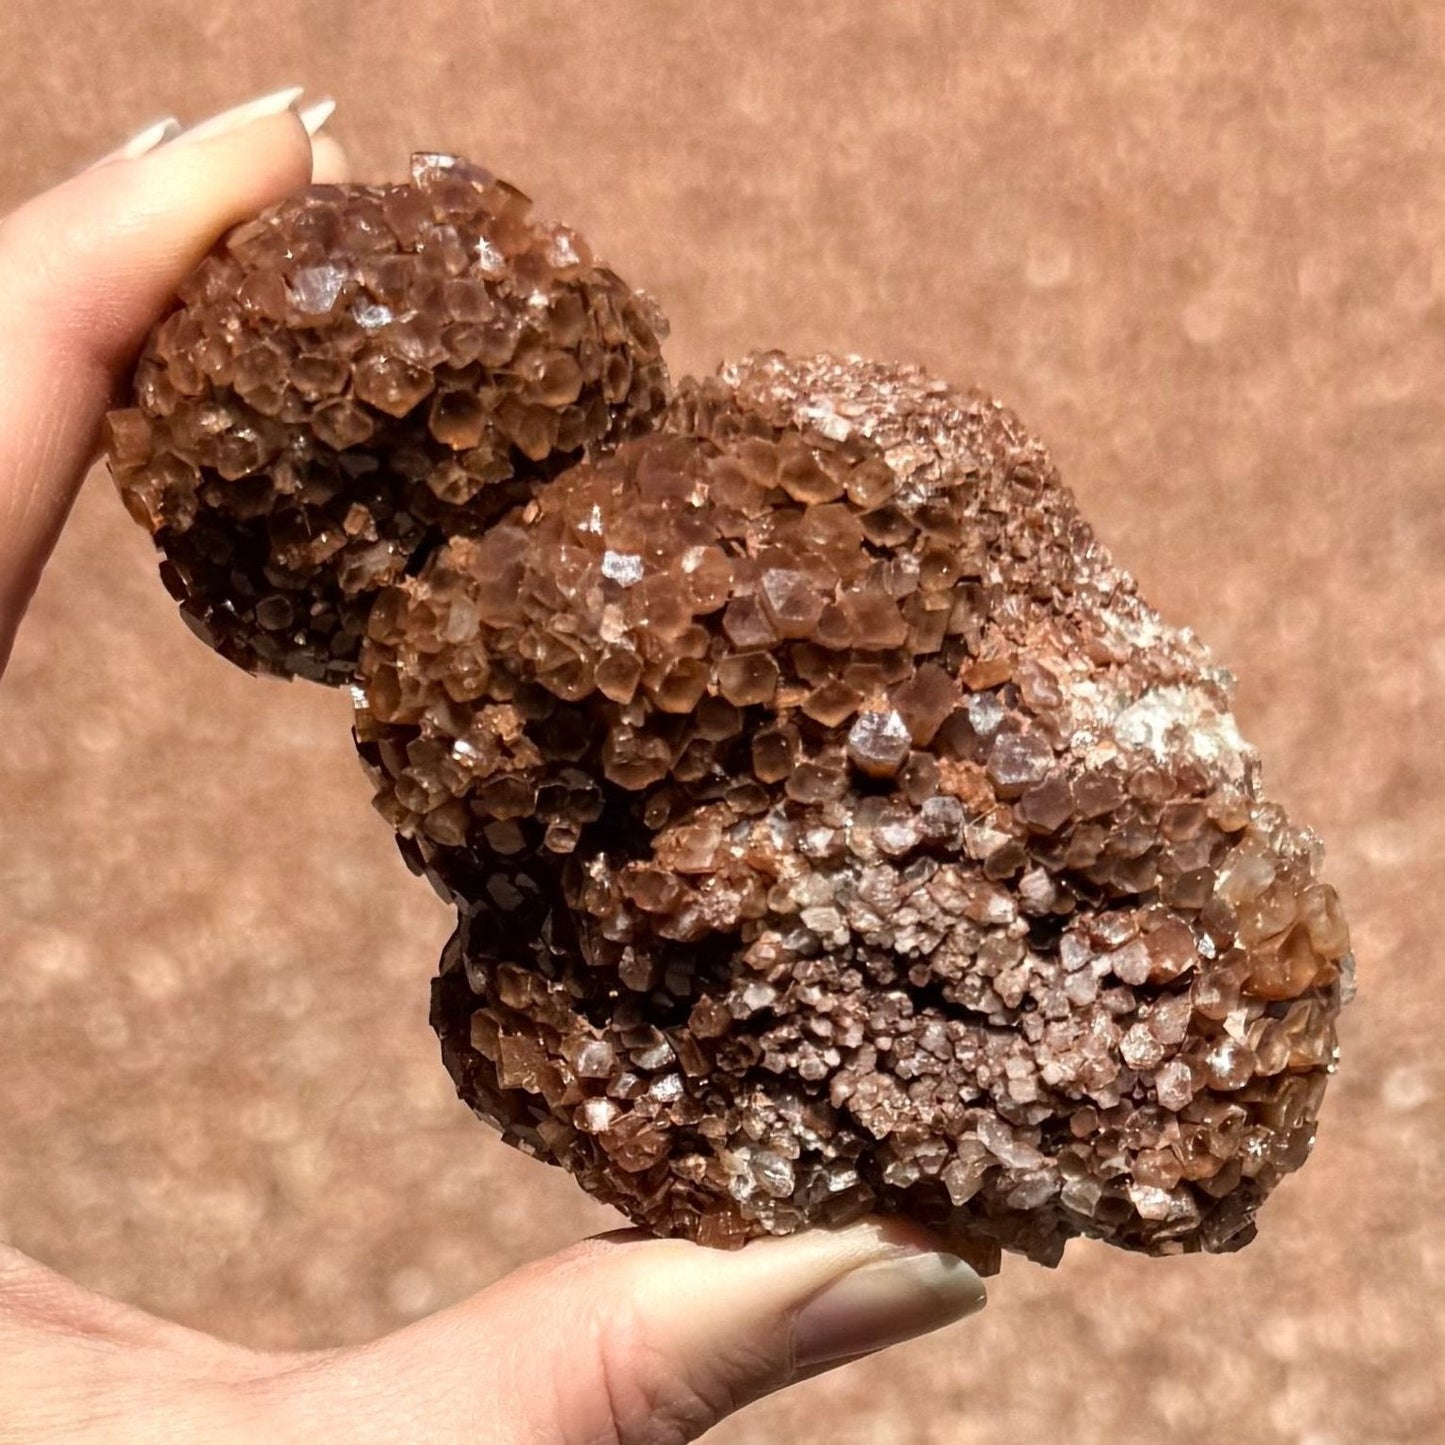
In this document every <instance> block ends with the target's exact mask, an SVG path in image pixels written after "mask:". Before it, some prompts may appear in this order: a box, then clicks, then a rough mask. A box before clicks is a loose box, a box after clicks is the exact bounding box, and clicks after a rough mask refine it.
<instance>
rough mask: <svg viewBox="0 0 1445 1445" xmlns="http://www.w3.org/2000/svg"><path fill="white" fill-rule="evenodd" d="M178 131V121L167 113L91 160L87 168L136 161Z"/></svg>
mask: <svg viewBox="0 0 1445 1445" xmlns="http://www.w3.org/2000/svg"><path fill="white" fill-rule="evenodd" d="M180 133H181V123H180V121H178V120H177V119H176V118H175V116H173V115H168V116H166V118H165V119H164V120H158V121H156V122H155V123H154V124H153V125H148V126H147V127H146V128H145V129H144V130H142V131H137V132H136V133H135V135H133V136H132V137H131V138H130V139H129V140H128V141H126V142H125V144H124V145H118V146H117V147H116V148H115V149H114V150H113V151H108V152H107V153H106V154H105V155H103V156H101V158H100V159H99V160H98V161H92V162H91V164H90V167H89V169H90V170H94V169H95V168H96V166H108V165H110V164H111V163H112V162H114V161H138V160H139V159H140V158H141V157H142V156H145V155H149V154H150V153H151V152H152V151H153V150H156V149H157V148H158V147H160V146H163V145H165V143H166V142H167V141H170V140H174V139H175V138H176V137H177V136H178V135H180Z"/></svg>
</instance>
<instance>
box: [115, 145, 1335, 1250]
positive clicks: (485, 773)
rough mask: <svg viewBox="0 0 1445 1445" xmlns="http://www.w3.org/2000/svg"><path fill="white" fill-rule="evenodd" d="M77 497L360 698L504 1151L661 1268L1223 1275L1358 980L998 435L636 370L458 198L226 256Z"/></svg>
mask: <svg viewBox="0 0 1445 1445" xmlns="http://www.w3.org/2000/svg"><path fill="white" fill-rule="evenodd" d="M182 294H183V299H182V300H181V301H180V302H179V303H178V304H177V306H176V308H175V309H173V311H172V312H171V314H170V316H168V317H167V318H166V319H165V320H164V321H163V322H162V323H161V325H160V326H159V327H158V328H157V330H156V332H155V333H154V335H153V336H152V338H151V339H150V341H149V342H148V344H147V348H146V351H145V353H144V354H143V356H142V358H141V360H140V363H139V365H138V367H137V370H136V375H135V386H134V397H133V399H132V405H130V406H129V407H127V408H126V409H124V410H122V411H119V412H117V413H115V414H114V415H113V416H112V418H111V420H110V424H109V428H108V448H109V451H110V454H111V457H112V464H113V467H114V469H115V472H116V476H117V480H118V481H119V482H120V485H121V489H122V493H123V495H124V498H125V501H126V504H127V507H128V508H129V510H130V511H131V512H132V514H133V515H135V516H136V517H137V518H138V520H140V521H141V522H142V524H143V525H146V526H147V527H148V528H150V529H151V530H152V532H153V533H155V534H156V536H157V540H158V541H159V543H160V545H161V546H162V548H163V550H164V552H165V554H166V561H165V563H164V576H165V579H166V583H167V586H168V587H169V588H170V589H171V591H172V592H173V593H174V594H175V595H176V596H177V598H178V599H179V600H180V602H181V604H182V608H183V610H184V612H185V614H186V615H187V617H188V618H189V619H190V620H191V621H192V623H193V625H194V626H195V627H196V629H197V630H198V631H199V632H200V633H201V634H202V635H203V636H207V635H208V636H210V637H211V638H212V639H213V641H214V645H216V646H217V647H218V648H219V649H220V650H221V651H222V652H223V653H224V654H225V655H226V656H228V657H230V658H232V659H233V660H235V661H238V662H240V663H242V664H243V665H245V666H248V667H251V668H253V669H256V670H263V671H272V672H279V673H282V674H283V675H284V674H299V675H306V676H315V677H319V678H322V679H325V680H331V681H343V682H347V683H351V684H354V685H355V691H356V703H357V711H356V725H355V734H356V739H357V745H358V748H359V749H360V752H361V755H362V759H363V762H364V763H365V765H366V768H367V770H368V773H369V775H370V777H371V779H372V781H373V786H374V788H375V790H376V797H375V802H376V806H377V808H378V810H379V811H380V812H381V813H382V815H383V816H384V817H385V818H386V820H387V821H388V823H390V824H391V825H392V826H393V827H394V828H395V829H396V831H397V833H398V834H399V836H400V841H401V844H402V848H403V851H404V854H405V856H406V858H407V860H408V861H409V862H410V863H411V864H412V865H413V866H414V867H415V868H416V869H417V870H418V871H421V872H424V873H425V874H426V875H427V876H428V877H429V878H430V879H431V880H432V881H433V882H434V883H435V884H436V886H437V887H438V889H439V890H440V891H441V892H442V893H443V894H444V896H446V897H448V898H449V899H450V900H452V901H453V902H454V903H455V904H456V907H457V910H458V926H457V931H456V933H455V935H454V936H453V938H452V940H451V941H450V942H449V943H448V945H447V947H446V950H445V952H444V954H443V959H442V966H441V973H440V976H439V978H438V979H437V980H436V983H435V986H434V991H433V1008H432V1021H433V1024H434V1026H435V1027H436V1030H437V1032H438V1034H439V1035H440V1037H441V1041H442V1052H443V1059H444V1061H445V1063H446V1066H447V1068H448V1069H449V1070H450V1072H451V1074H452V1076H453V1078H454V1079H455V1081H456V1084H457V1087H458V1090H459V1092H460V1093H461V1095H462V1097H463V1098H465V1099H466V1100H467V1101H468V1102H469V1103H470V1104H471V1105H472V1106H473V1108H474V1109H475V1110H476V1112H477V1113H478V1114H479V1115H480V1116H481V1117H482V1118H483V1119H485V1120H487V1121H489V1122H490V1123H492V1124H493V1125H495V1126H498V1127H500V1128H501V1129H502V1130H503V1133H504V1137H506V1138H507V1139H508V1140H509V1141H510V1142H513V1143H515V1144H517V1145H519V1146H520V1147H523V1148H526V1149H527V1150H528V1151H529V1152H532V1153H535V1154H538V1155H540V1157H543V1158H546V1159H550V1160H552V1161H554V1162H556V1163H559V1164H561V1165H563V1166H564V1167H566V1168H567V1169H569V1170H571V1171H572V1172H573V1173H574V1174H576V1175H577V1177H578V1178H579V1179H580V1180H581V1181H582V1183H583V1184H584V1186H585V1187H586V1188H587V1189H588V1190H590V1191H591V1192H592V1193H594V1194H595V1195H597V1196H598V1197H599V1198H600V1199H602V1200H604V1201H605V1202H608V1203H610V1204H614V1205H616V1206H617V1207H618V1208H620V1209H621V1210H622V1211H623V1212H624V1213H626V1214H628V1215H630V1216H631V1217H632V1218H633V1219H634V1220H635V1221H636V1222H638V1223H639V1224H641V1225H644V1226H646V1227H648V1228H651V1229H653V1230H655V1231H657V1232H660V1233H665V1234H680V1235H686V1236H689V1237H691V1238H693V1239H696V1240H700V1241H702V1242H705V1243H709V1244H718V1245H735V1244H739V1243H741V1242H743V1241H744V1240H745V1239H747V1238H749V1237H752V1236H755V1235H759V1234H784V1233H788V1232H791V1231H792V1230H795V1229H798V1228H802V1227H805V1226H807V1225H810V1224H818V1225H824V1226H827V1225H832V1224H837V1223H840V1222H843V1221H845V1220H847V1219H851V1218H856V1217H858V1216H859V1215H860V1214H862V1213H865V1212H867V1211H869V1210H877V1211H881V1212H883V1213H903V1214H907V1215H911V1216H912V1217H913V1218H914V1219H915V1220H916V1221H917V1222H918V1223H920V1224H923V1225H925V1226H926V1227H927V1228H928V1229H930V1230H931V1231H932V1232H933V1233H934V1234H935V1235H936V1237H938V1238H939V1239H940V1240H941V1241H942V1242H943V1243H944V1244H945V1246H946V1247H948V1248H951V1249H954V1250H957V1251H959V1252H960V1253H963V1254H965V1255H967V1256H968V1257H970V1258H971V1259H974V1260H976V1261H977V1262H978V1263H979V1264H980V1265H981V1266H982V1267H983V1268H985V1269H987V1270H993V1269H995V1268H997V1264H998V1257H999V1254H1000V1252H1001V1250H1002V1249H1005V1248H1006V1249H1009V1250H1013V1251H1016V1252H1018V1253H1021V1254H1024V1255H1027V1256H1028V1257H1030V1258H1032V1259H1035V1260H1038V1261H1040V1262H1042V1263H1045V1264H1054V1263H1057V1262H1058V1260H1059V1258H1060V1256H1061V1254H1062V1251H1063V1249H1064V1246H1065V1244H1066V1242H1067V1241H1068V1239H1069V1238H1071V1237H1072V1236H1074V1235H1077V1234H1080V1233H1088V1234H1090V1235H1093V1236H1097V1237H1100V1238H1103V1239H1106V1240H1109V1241H1112V1242H1113V1243H1116V1244H1118V1245H1121V1246H1123V1247H1126V1248H1130V1249H1137V1250H1142V1251H1145V1252H1148V1253H1154V1254H1174V1253H1180V1252H1184V1251H1193V1250H1201V1249H1206V1250H1212V1249H1223V1248H1233V1247H1237V1246H1238V1244H1239V1243H1241V1242H1242V1241H1243V1240H1244V1239H1245V1238H1247V1237H1248V1236H1249V1234H1250V1233H1251V1231H1252V1228H1253V1226H1252V1223H1251V1220H1252V1216H1253V1213H1254V1211H1255V1209H1256V1208H1257V1207H1258V1205H1259V1204H1260V1202H1261V1201H1262V1200H1263V1199H1264V1198H1265V1196H1266V1195H1267V1194H1268V1193H1269V1191H1270V1190H1271V1189H1272V1188H1273V1187H1274V1186H1275V1184H1277V1183H1278V1182H1279V1180H1280V1179H1281V1178H1282V1177H1283V1176H1284V1175H1285V1174H1286V1173H1288V1172H1289V1171H1291V1170H1293V1169H1295V1168H1298V1167H1299V1165H1300V1164H1301V1163H1302V1162H1303V1160H1304V1159H1305V1157H1306V1155H1307V1154H1308V1152H1309V1149H1310V1147H1311V1144H1312V1143H1313V1139H1314V1134H1315V1125H1316V1116H1317V1113H1318V1108H1319V1104H1320V1100H1321V1096H1322V1092H1323V1088H1324V1084H1325V1081H1326V1079H1327V1077H1328V1074H1329V1072H1330V1071H1331V1070H1332V1068H1333V1066H1334V1057H1335V1033H1334V1023H1335V1019H1336V1016H1337V1014H1338V1012H1339V1008H1340V1006H1341V1003H1342V1002H1343V1000H1344V999H1345V997H1346V990H1347V988H1348V987H1349V980H1350V978H1351V975H1352V969H1353V961H1352V959H1351V956H1350V953H1349V937H1348V932H1347V929H1346V927H1345V924H1344V920H1343V917H1342V915H1341V912H1340V909H1339V905H1338V900H1337V899H1336V898H1335V895H1334V893H1333V891H1332V890H1331V889H1330V888H1329V887H1328V885H1326V884H1324V883H1323V882H1322V881H1321V880H1320V877H1319V869H1320V850H1319V847H1318V844H1317V843H1316V841H1315V839H1314V838H1313V835H1311V834H1309V833H1308V832H1307V831H1306V830H1304V829H1301V828H1297V827H1295V826H1293V825H1291V824H1290V823H1289V822H1288V821H1287V820H1286V819H1285V817H1284V815H1283V813H1282V812H1281V811H1280V810H1279V809H1278V808H1276V807H1274V806H1273V805H1271V804H1269V803H1268V802H1267V801H1266V800H1265V799H1264V797H1263V796H1262V793H1261V791H1260V780H1259V767H1258V760H1257V758H1256V757H1255V755H1254V754H1253V752H1252V751H1251V750H1250V749H1249V748H1248V746H1247V745H1246V744H1245V743H1244V741H1243V740H1242V739H1241V738H1240V736H1239V733H1238V730H1237V728H1236V726H1235V723H1234V721H1233V718H1232V715H1231V711H1230V707H1231V691H1230V689H1231V685H1232V684H1231V682H1230V680H1229V678H1228V675H1227V674H1225V673H1224V672H1223V671H1222V670H1221V669H1219V668H1217V667H1216V666H1215V664H1214V663H1213V661H1212V659H1211V658H1210V656H1209V654H1208V653H1207V652H1206V650H1205V649H1204V647H1203V646H1202V644H1200V643H1199V642H1198V641H1197V640H1196V639H1195V638H1194V637H1193V635H1192V634H1190V633H1187V632H1182V631H1176V630H1174V629H1172V628H1170V627H1168V626H1166V625H1165V624H1164V623H1163V622H1162V621H1161V620H1160V619H1159V618H1158V617H1157V616H1156V615H1155V614H1154V613H1153V612H1152V611H1151V610H1150V609H1149V608H1148V607H1147V606H1146V605H1145V604H1144V603H1143V602H1142V601H1141V600H1140V598H1139V596H1138V594H1137V591H1136V590H1135V588H1134V586H1133V583H1132V582H1131V581H1130V579H1129V578H1128V577H1127V576H1126V575H1124V574H1123V573H1122V572H1120V571H1119V570H1118V569H1117V568H1116V567H1115V566H1114V565H1113V563H1112V561H1111V560H1110V558H1109V556H1108V554H1107V552H1106V551H1105V550H1104V549H1103V548H1102V547H1101V546H1099V545H1098V544H1097V543H1096V542H1095V540H1094V538H1093V536H1092V534H1091V532H1090V530H1089V528H1088V527H1087V525H1086V524H1085V523H1084V521H1083V520H1082V518H1081V517H1080V516H1079V513H1078V511H1077V509H1076V507H1075V504H1074V502H1073V499H1072V497H1071V496H1070V494H1069V493H1068V492H1067V490H1066V489H1065V488H1064V487H1063V485H1062V483H1061V482H1060V481H1059V479H1058V477H1057V475H1056V473H1055V472H1054V470H1053V467H1052V465H1051V463H1050V461H1049V458H1048V455H1047V453H1046V452H1045V451H1044V449H1043V448H1042V447H1041V446H1040V445H1039V444H1038V443H1037V442H1035V441H1033V440H1032V439H1031V438H1030V437H1029V436H1028V434H1027V433H1026V432H1025V431H1024V429H1023V427H1022V426H1021V425H1020V423H1019V422H1018V420H1017V419H1016V418H1014V417H1013V416H1012V415H1011V414H1010V413H1009V412H1007V411H1005V410H1004V409H1003V408H1002V407H1001V406H999V405H998V404H997V403H995V402H992V401H989V400H988V399H986V398H984V397H981V396H979V395H976V394H968V393H961V392H958V391H954V390H952V389H950V388H949V387H947V386H945V385H943V384H942V383H939V382H936V381H934V380H933V379H931V378H929V377H928V376H926V375H925V374H924V373H923V372H921V371H919V370H918V369H916V368H912V367H899V366H882V365H876V364H873V363H869V362H866V361H861V360H859V359H857V358H848V359H841V360H840V359H833V358H828V357H817V358H812V359H797V358H789V357H786V356H783V355H780V354H778V353H766V354H762V355H756V356H752V357H749V358H746V359H745V360H743V361H741V362H738V363H734V364H730V365H727V366H725V367H723V368H722V370H721V371H720V373H719V374H718V375H716V376H714V377H709V378H706V379H704V380H702V381H687V382H684V383H683V384H682V385H681V386H680V387H679V388H678V389H677V391H676V392H675V393H674V394H671V396H670V397H669V392H668V389H667V382H666V374H665V372H664V370H663V367H662V361H661V356H660V339H661V337H662V335H663V334H664V333H665V325H664V324H663V323H662V321H661V318H660V317H659V316H658V315H657V314H656V312H655V310H654V309H653V308H652V306H651V304H650V303H648V302H647V301H646V300H645V298H642V297H640V296H639V295H637V294H635V293H632V292H630V291H629V290H628V289H627V287H626V286H625V285H624V284H623V283H622V282H621V281H620V280H619V279H618V278H617V277H616V276H615V274H614V273H612V272H611V271H609V270H607V269H606V268H605V267H602V266H599V265H597V264H596V263H595V262H594V261H593V259H592V255H591V251H590V249H589V247H588V246H587V244H586V242H585V241H584V240H583V239H582V238H581V237H579V236H577V235H576V234H575V233H573V232H571V231H569V230H567V229H565V228H562V227H558V226H553V225H548V224H546V223H541V222H536V221H534V220H532V219H530V217H529V203H528V202H527V200H526V198H525V197H523V196H522V195H521V193H520V192H517V191H516V190H515V189H513V188H511V187H509V186H507V185H506V184H505V183H503V182H501V181H498V180H496V178H495V177H493V176H491V175H490V174H489V173H488V172H485V171H483V170H481V169H479V168H477V167H473V166H470V165H468V164H467V163H465V162H463V161H461V160H459V159H458V158H456V157H450V156H445V155H440V154H427V155H423V156H419V157H417V159H416V163H415V167H414V174H413V181H412V184H411V185H408V186H400V187H346V188H328V187H319V188H312V189H310V190H308V191H305V192H303V193H301V195H299V196H298V197H296V198H294V199H292V200H291V201H288V202H285V203H283V204H282V206H280V207H278V208H276V209H275V210H273V211H272V212H269V213H267V215H266V216H265V217H263V218H261V219H260V220H259V221H256V222H253V223H250V224H249V225H248V226H246V227H243V228H242V229H241V230H240V231H238V232H236V233H233V235H232V236H231V237H230V238H229V239H228V241H227V242H226V243H223V245H222V247H221V248H219V249H218V251H217V252H216V254H215V255H214V256H212V257H211V258H210V259H208V260H207V261H206V262H205V263H203V265H202V268H201V271H200V273H199V274H198V276H197V277H195V278H192V281H191V282H190V283H188V284H187V287H186V288H185V289H184V290H183V293H182Z"/></svg>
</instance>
